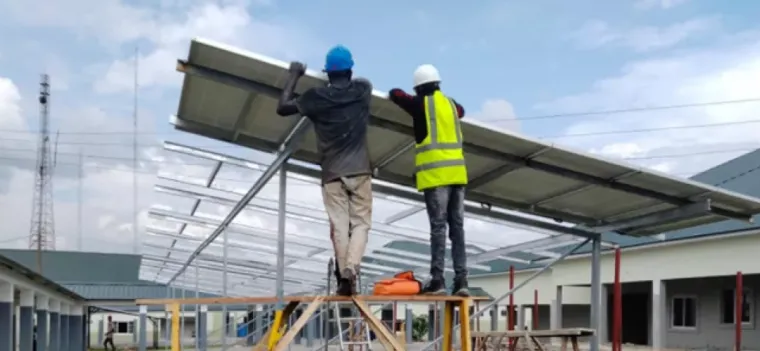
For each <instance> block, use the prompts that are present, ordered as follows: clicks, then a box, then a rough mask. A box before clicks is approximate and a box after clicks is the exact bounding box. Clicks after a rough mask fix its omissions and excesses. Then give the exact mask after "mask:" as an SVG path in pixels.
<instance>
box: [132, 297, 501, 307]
mask: <svg viewBox="0 0 760 351" xmlns="http://www.w3.org/2000/svg"><path fill="white" fill-rule="evenodd" d="M317 297H322V298H323V301H324V302H351V297H349V296H285V302H312V301H314V299H316V298H317ZM357 297H358V298H359V299H361V300H363V301H367V302H392V301H399V302H448V301H451V302H461V301H463V300H470V301H478V300H480V301H486V300H488V297H459V296H439V295H358V296H357ZM276 302H277V297H274V296H249V297H201V298H185V299H138V300H135V304H136V305H170V304H175V303H178V304H181V305H236V304H241V305H254V304H273V303H276Z"/></svg>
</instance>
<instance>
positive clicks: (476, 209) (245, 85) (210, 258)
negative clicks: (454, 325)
mask: <svg viewBox="0 0 760 351" xmlns="http://www.w3.org/2000/svg"><path fill="white" fill-rule="evenodd" d="M178 68H179V69H180V71H182V72H184V73H186V74H192V75H197V76H201V77H204V78H207V79H210V80H214V81H216V82H221V83H224V84H230V85H233V86H236V87H240V88H242V89H246V90H249V91H257V92H261V93H264V94H266V95H274V96H276V95H277V94H278V92H277V91H276V89H275V88H272V87H267V86H264V85H262V84H259V83H257V82H253V81H248V80H245V79H242V78H241V77H237V76H232V75H229V74H225V73H223V72H219V71H215V70H211V69H207V68H204V67H199V66H194V65H192V64H190V63H187V62H180V65H179V66H178ZM172 122H173V123H174V124H176V125H181V124H183V123H185V122H184V121H183V120H182V119H181V116H180V117H173V120H172ZM309 124H310V123H309V121H308V120H307V119H306V118H305V117H300V120H299V122H298V123H297V124H296V125H295V126H294V127H293V128H292V130H291V131H290V132H289V133H288V136H287V137H286V138H284V140H282V142H281V143H280V145H279V147H278V148H277V150H278V151H277V153H276V155H275V158H274V160H273V161H272V162H271V163H270V164H269V165H267V166H265V167H262V166H261V164H256V163H255V162H251V161H249V160H242V159H239V158H235V157H230V156H226V155H221V154H217V153H213V152H209V151H206V150H200V149H195V148H192V147H188V146H184V145H180V144H176V143H166V144H165V149H167V150H169V151H176V152H180V153H184V154H188V155H193V156H196V157H201V158H205V159H210V160H214V161H216V164H215V166H214V167H213V169H212V172H211V174H210V176H209V177H208V178H207V179H206V180H205V182H204V183H203V184H204V185H205V187H203V188H211V187H212V185H213V183H214V179H215V178H216V176H217V174H218V173H219V171H220V169H221V167H222V165H223V164H225V163H227V164H233V165H237V166H242V167H245V168H248V169H254V170H258V171H261V172H262V174H261V175H260V177H259V178H258V179H257V181H256V182H255V183H254V185H253V186H252V187H251V188H250V189H249V190H248V192H246V193H245V194H244V195H243V196H242V198H240V199H230V198H227V197H220V196H216V197H214V196H209V195H208V194H203V193H202V192H200V191H187V190H183V189H180V188H179V187H177V186H172V185H163V186H159V187H158V188H157V190H158V191H160V192H164V193H170V194H174V195H180V196H185V197H187V198H191V199H193V206H192V210H191V213H190V214H189V215H185V214H181V213H176V212H174V211H166V210H160V209H153V210H151V212H150V215H151V216H152V217H154V218H156V217H158V218H164V219H169V220H172V221H176V222H179V223H181V224H180V230H179V231H177V232H168V231H166V230H162V229H161V228H149V232H150V233H151V234H154V235H159V236H164V237H169V238H171V239H172V243H171V245H170V246H169V247H168V248H167V249H168V250H169V252H168V253H167V254H166V255H165V257H160V256H155V255H149V256H147V257H146V258H144V259H145V260H146V261H150V262H155V263H156V264H155V265H146V266H145V268H149V267H153V266H155V268H154V269H153V270H146V271H145V272H150V273H155V274H156V276H155V277H154V279H157V280H159V281H161V280H162V279H161V274H163V273H165V272H169V273H170V274H172V275H171V277H170V278H168V279H167V280H166V281H165V283H167V284H176V285H182V286H187V283H186V281H187V280H186V278H187V277H186V274H185V272H186V271H187V270H188V268H190V267H191V265H192V264H193V263H194V262H195V264H196V265H197V269H196V276H195V280H196V288H198V287H199V286H198V285H199V280H200V278H199V273H198V272H199V271H200V270H201V269H204V270H210V271H213V272H219V270H221V272H222V277H221V283H222V289H221V293H222V294H223V295H229V291H228V284H229V283H230V282H231V281H232V282H233V283H235V284H241V287H240V288H239V289H237V290H236V293H243V292H249V291H258V290H262V292H271V290H269V289H267V288H266V287H259V286H245V287H243V285H242V284H244V283H249V282H253V283H257V282H260V281H263V280H267V279H272V274H274V281H275V292H276V295H277V297H278V301H279V303H278V306H277V308H278V309H279V310H281V309H282V307H283V304H282V301H283V299H282V298H283V296H284V295H285V290H286V288H287V289H288V290H297V289H300V288H301V287H303V288H305V289H304V291H303V292H307V291H308V289H309V288H314V287H317V288H318V287H319V286H320V284H323V283H324V271H323V267H324V266H321V267H319V269H318V270H309V269H306V268H304V267H297V266H295V265H294V264H295V263H297V262H298V261H299V260H298V259H295V258H294V257H293V255H291V254H288V253H287V252H286V250H285V247H286V238H287V237H290V236H291V235H292V236H298V234H294V233H286V226H285V224H286V220H287V218H302V219H303V218H310V220H312V221H314V220H318V218H319V217H318V216H316V215H314V213H311V214H309V213H308V212H310V211H318V209H314V208H300V209H299V210H300V211H305V212H307V213H306V214H304V213H301V212H298V211H292V210H289V209H288V207H292V208H296V206H295V205H290V206H289V204H287V202H286V191H287V179H288V174H289V173H295V174H297V175H300V176H306V177H311V178H318V174H319V171H318V170H317V169H316V168H314V167H310V166H307V165H302V164H299V163H298V162H291V163H288V160H289V158H290V156H291V155H292V154H293V153H294V151H295V150H296V149H297V146H298V143H299V142H300V140H301V138H302V137H303V134H304V133H305V131H306V130H307V128H308V127H309ZM389 127H393V126H389ZM408 147H409V145H405V147H403V148H400V149H399V150H395V152H393V153H391V154H389V155H388V156H387V157H385V158H384V161H383V162H380V163H379V164H377V165H376V170H375V172H382V167H383V166H384V165H387V164H389V163H390V162H392V160H393V159H394V158H395V157H398V156H399V155H400V154H401V153H402V152H403V151H404V150H405V149H408ZM496 156H499V157H497V158H499V159H504V158H505V156H504V155H496ZM529 160H530V157H528V158H526V159H520V160H505V161H508V162H506V163H505V165H504V166H502V167H499V168H497V169H494V170H492V171H491V172H488V173H487V174H483V175H481V176H479V177H477V178H476V179H474V180H473V181H472V184H471V186H473V187H477V186H480V185H482V184H485V183H487V182H489V181H490V180H493V179H496V178H498V177H499V176H501V175H503V174H505V173H506V172H510V171H512V170H514V169H516V168H517V167H523V166H526V165H527V166H530V167H536V165H535V164H529V163H530V162H529ZM546 171H547V172H550V173H556V174H561V175H563V176H567V177H571V178H578V179H580V178H582V179H580V180H582V181H584V182H586V183H589V184H594V185H602V186H609V187H612V188H619V187H621V186H622V185H621V184H619V183H615V182H614V180H609V179H595V178H593V177H588V176H586V177H580V176H579V175H578V174H569V173H568V171H567V170H556V169H548V168H547V169H546ZM278 173H279V184H280V186H279V191H280V194H279V197H278V199H277V200H276V201H277V208H276V213H277V218H278V225H277V227H278V228H277V232H276V238H277V239H276V240H277V249H276V264H275V265H272V264H271V263H268V262H256V261H253V260H245V259H240V258H230V257H228V248H230V247H238V246H239V248H240V249H243V250H248V251H251V252H255V251H256V250H257V249H256V248H252V247H248V246H245V245H244V244H239V243H237V242H231V241H230V239H229V235H230V234H231V233H235V234H242V235H245V236H248V237H252V238H263V237H265V236H266V237H268V238H271V237H272V236H274V233H272V232H271V231H266V230H262V229H260V228H251V227H246V226H244V225H241V224H237V223H233V221H234V219H235V218H236V217H237V216H238V215H239V214H240V213H241V212H242V211H243V210H245V209H247V208H255V209H257V210H259V211H269V212H274V210H275V209H273V208H271V207H269V206H267V205H271V202H272V201H271V200H266V199H261V198H256V196H257V195H258V194H259V192H260V191H261V190H262V189H263V187H264V186H265V185H266V184H267V183H268V182H269V181H270V180H271V179H272V178H273V177H274V176H275V175H277V174H278ZM579 177H580V178H579ZM161 179H162V180H165V181H171V182H174V183H177V184H183V185H186V186H187V185H189V183H188V182H184V181H182V180H180V179H171V178H170V177H161ZM300 180H303V179H300ZM175 185H176V184H175ZM586 188H587V187H583V188H579V189H576V190H573V191H572V192H573V193H575V192H578V191H584V190H585V189H586ZM621 190H622V191H629V192H637V191H636V189H632V188H631V189H628V188H626V189H621ZM373 191H374V192H375V194H378V195H380V194H384V196H385V198H386V199H392V200H399V201H398V202H399V203H403V204H405V205H411V204H413V205H412V206H410V207H409V208H406V209H404V210H401V211H399V212H398V213H396V214H394V215H391V216H389V217H388V218H387V219H386V220H385V221H383V222H382V223H378V224H374V225H378V226H379V227H380V228H379V229H376V231H377V232H380V233H383V232H385V234H388V235H390V236H394V235H395V236H397V237H401V238H403V239H407V240H410V241H414V242H418V243H424V242H425V241H426V240H424V239H421V238H418V237H415V236H414V234H413V233H414V230H413V229H410V228H403V227H399V226H396V225H395V223H396V222H398V221H400V220H402V219H403V218H406V217H408V216H411V215H413V214H415V213H417V212H419V211H421V210H422V208H423V206H422V205H421V203H422V202H421V200H422V199H421V194H419V193H416V192H414V191H410V190H409V189H406V188H404V187H400V186H396V185H393V184H389V183H385V182H381V181H373ZM637 193H639V194H640V195H642V196H648V195H651V197H652V198H658V199H661V198H662V196H659V195H658V194H644V193H642V192H637ZM567 194H568V193H566V194H559V195H556V196H565V195H567ZM227 195H231V194H227ZM655 195H658V196H655ZM380 196H383V195H380ZM485 200H488V199H485ZM665 200H668V201H666V202H669V203H672V202H673V201H670V200H671V199H665ZM201 201H210V202H212V203H216V204H222V205H232V209H231V211H230V212H229V213H228V215H227V216H226V217H224V218H223V219H222V220H214V219H209V218H202V217H199V216H196V212H197V210H198V207H199V206H200V203H201ZM410 202H411V203H410ZM679 205H683V204H680V203H679ZM500 206H501V207H503V208H504V209H500V208H498V207H500ZM539 206H540V203H539V204H537V205H536V206H534V208H532V209H528V210H530V211H531V212H533V213H544V211H542V210H541V209H540V208H539ZM507 208H509V204H504V203H500V202H491V201H484V202H483V203H481V204H473V203H469V202H468V203H467V205H466V212H467V213H468V214H470V215H476V216H478V217H485V218H489V221H491V222H492V223H499V224H504V223H505V222H510V223H513V224H517V225H521V226H530V227H534V228H538V229H540V230H543V231H547V232H546V233H544V234H548V235H547V237H546V238H543V239H539V240H535V241H531V242H526V243H522V244H518V245H512V246H508V247H503V248H498V249H493V250H479V251H480V252H472V251H478V250H471V252H469V258H468V264H469V265H470V267H471V268H478V269H482V268H484V266H483V265H480V263H484V262H489V261H493V260H507V261H512V262H515V263H533V262H535V261H539V260H540V261H550V262H549V264H547V265H545V266H543V268H541V269H540V270H539V271H538V272H536V273H535V274H534V275H533V276H532V277H531V278H530V279H532V278H534V277H535V276H537V275H538V274H540V273H541V272H543V271H545V270H546V269H549V267H550V266H551V265H553V264H555V263H557V262H559V261H561V260H562V259H564V258H565V257H567V256H568V255H569V254H571V253H572V252H574V251H575V250H577V249H578V248H579V247H581V246H582V245H584V244H585V243H587V242H590V243H591V274H590V275H591V277H590V278H591V301H590V306H591V318H590V320H591V328H593V329H598V327H599V325H600V320H601V311H600V300H601V280H600V256H601V250H602V246H603V245H606V246H614V244H612V243H603V242H602V238H601V233H603V232H605V231H614V230H619V229H631V228H639V227H645V226H647V225H652V224H660V223H665V222H669V221H674V220H677V219H683V218H689V217H691V216H695V215H696V214H701V213H705V211H708V212H709V211H713V210H714V209H712V208H711V207H710V203H709V200H703V201H695V202H693V203H689V204H685V205H684V206H681V207H678V208H676V209H674V210H668V211H663V212H658V213H655V214H651V215H647V216H642V217H640V218H635V219H633V220H627V221H625V222H614V223H603V226H600V227H597V228H589V227H584V226H568V225H562V224H558V223H554V221H553V220H551V219H548V218H561V219H563V220H572V218H570V217H571V216H568V214H561V215H559V214H556V215H551V214H548V213H545V214H546V218H537V217H532V216H527V215H521V214H516V213H512V212H509V211H508V210H506V209H507ZM518 209H520V210H525V209H524V208H518ZM725 215H726V216H727V217H732V218H738V217H740V216H738V215H736V214H733V213H729V214H725ZM740 219H745V220H746V218H740ZM494 221H495V222H494ZM574 222H575V223H584V222H585V223H588V222H587V221H583V220H581V219H579V220H578V221H574ZM189 225H195V226H201V227H206V228H213V232H212V233H211V234H210V235H208V236H205V237H192V238H191V240H192V241H194V242H198V245H197V246H196V248H195V249H194V250H192V249H191V250H183V249H181V248H180V249H179V250H177V249H176V246H177V244H178V243H179V242H180V241H182V240H183V239H184V238H185V237H186V233H185V231H186V228H187V227H188V226H189ZM383 226H386V227H384V228H383ZM561 234H565V235H561ZM219 236H222V237H223V242H222V243H221V248H222V257H218V255H213V254H207V253H204V251H205V250H207V249H208V248H209V247H211V246H216V245H215V240H216V239H217V238H218V237H219ZM579 241H582V242H581V243H580V244H578V242H579ZM298 244H301V243H298ZM148 245H150V244H148ZM564 247H572V250H567V251H565V252H564V253H559V252H555V251H550V250H553V249H557V248H564ZM311 248H312V250H311V251H309V252H307V253H306V254H305V255H303V256H302V257H300V260H308V261H309V262H317V261H320V260H326V259H327V257H329V254H328V256H324V255H323V254H327V253H329V251H330V247H329V246H327V247H325V246H319V245H313V247H311ZM260 249H261V248H258V250H260ZM391 250H393V249H388V248H384V249H383V251H380V250H376V251H374V252H370V253H368V254H367V257H369V258H372V257H373V256H374V257H375V258H378V259H381V260H382V259H386V260H387V259H389V257H392V258H395V259H396V260H403V261H405V262H406V263H414V262H417V263H419V262H422V261H420V260H421V259H422V258H421V257H419V255H418V254H417V255H414V254H413V253H409V252H407V253H400V252H397V251H398V250H396V251H391ZM265 251H268V252H271V250H265ZM401 251H403V250H401ZM172 252H175V253H177V252H185V253H187V255H186V257H182V258H179V259H178V258H177V257H176V256H175V257H171V255H173V253H172ZM521 252H522V253H524V252H529V253H531V255H530V256H531V257H532V258H528V259H525V258H521V257H512V256H511V255H514V254H516V253H521ZM537 253H540V254H537ZM320 255H323V256H320ZM394 256H395V257H394ZM220 263H221V267H220ZM423 266H424V265H423ZM231 267H233V268H234V269H235V270H236V271H237V272H239V273H241V276H242V277H247V278H242V279H241V281H240V282H238V281H237V280H235V279H234V278H233V279H232V280H230V277H229V275H230V274H229V273H228V272H229V269H230V268H231ZM418 268H421V267H418ZM169 269H172V271H173V273H172V272H171V271H169ZM285 269H288V272H289V274H288V276H289V277H290V278H292V277H293V276H297V278H295V279H294V280H296V281H295V282H292V281H287V280H286V279H285ZM392 270H394V271H395V270H396V269H395V268H394V269H392ZM291 272H292V273H293V274H292V275H291ZM389 273H391V272H389V271H388V269H387V268H386V269H383V267H382V265H372V264H367V266H366V269H365V268H363V274H364V275H365V276H366V278H369V279H370V280H372V279H374V278H377V277H378V276H381V275H383V274H389ZM236 274H237V273H236ZM299 274H303V275H304V276H300V275H299ZM251 275H253V278H251ZM311 275H313V276H311ZM180 278H182V279H181V280H182V281H183V282H180V281H178V279H180ZM530 279H529V280H530ZM529 280H528V281H529ZM528 281H524V282H523V283H522V284H520V285H518V287H516V288H515V289H512V290H511V291H509V292H507V293H506V294H504V295H503V296H501V297H499V298H498V299H496V300H495V301H493V302H492V304H496V303H498V302H499V301H501V300H502V299H504V298H506V297H507V296H508V295H510V294H512V293H513V292H514V291H515V290H517V289H518V288H520V287H521V286H523V285H524V284H527V282H528ZM203 282H204V283H210V284H211V285H216V284H218V283H219V279H214V278H208V277H204V279H203ZM299 293H300V292H299ZM483 311H484V309H482V310H481V312H480V313H482V312H483ZM478 315H479V313H476V314H475V315H473V316H472V317H471V318H475V317H477V316H478ZM431 345H432V344H431ZM590 349H591V351H598V350H599V340H598V338H597V337H596V336H595V337H593V338H592V340H591V343H590Z"/></svg>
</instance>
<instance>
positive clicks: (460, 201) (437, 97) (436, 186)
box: [389, 64, 470, 296]
mask: <svg viewBox="0 0 760 351" xmlns="http://www.w3.org/2000/svg"><path fill="white" fill-rule="evenodd" d="M440 84H441V76H440V74H439V73H438V69H436V68H435V67H434V66H433V65H428V64H426V65H421V66H419V67H418V68H417V70H415V72H414V92H415V93H416V95H409V94H407V93H406V92H404V91H403V90H402V89H398V88H396V89H391V91H390V92H389V98H390V100H391V101H393V102H394V103H396V105H398V106H399V107H401V108H402V109H403V110H405V111H406V112H407V113H408V114H409V115H411V116H412V121H413V122H412V123H413V125H414V139H415V181H416V183H417V190H419V191H422V192H423V193H424V195H425V196H424V198H425V205H426V207H427V214H428V219H429V221H430V254H431V259H430V281H429V282H428V283H427V284H426V285H425V286H424V287H423V289H422V292H423V293H428V294H445V293H446V283H445V280H444V277H443V272H444V258H445V256H446V227H447V225H448V237H449V239H450V240H451V258H452V261H454V262H453V263H454V286H453V289H452V291H453V292H454V294H456V295H459V296H469V294H470V292H469V290H468V286H467V285H468V284H467V254H466V253H465V241H464V191H465V186H466V185H467V167H466V165H465V161H464V153H463V152H462V129H461V127H460V125H459V119H460V118H462V117H464V108H463V107H462V106H461V105H459V104H458V103H457V102H456V101H454V99H452V98H450V97H449V96H446V95H445V94H444V93H443V92H441V87H440Z"/></svg>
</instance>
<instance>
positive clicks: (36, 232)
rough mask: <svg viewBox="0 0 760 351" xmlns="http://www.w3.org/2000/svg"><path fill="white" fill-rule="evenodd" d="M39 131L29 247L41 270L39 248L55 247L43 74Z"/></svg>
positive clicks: (46, 88) (47, 92)
mask: <svg viewBox="0 0 760 351" xmlns="http://www.w3.org/2000/svg"><path fill="white" fill-rule="evenodd" d="M39 103H40V134H39V140H38V145H37V165H36V168H35V171H36V173H35V179H34V198H33V201H32V219H31V226H30V228H29V248H30V249H36V250H37V272H38V273H40V274H42V252H43V251H45V250H55V218H54V213H53V177H52V175H53V173H52V170H53V158H52V157H51V155H50V115H49V104H50V81H49V77H48V75H47V74H43V75H42V78H41V80H40V96H39Z"/></svg>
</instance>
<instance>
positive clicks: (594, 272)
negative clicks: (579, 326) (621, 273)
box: [589, 238, 602, 351]
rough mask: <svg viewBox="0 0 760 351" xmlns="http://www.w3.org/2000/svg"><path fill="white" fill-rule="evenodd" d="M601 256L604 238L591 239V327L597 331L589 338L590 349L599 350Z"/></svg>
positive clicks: (590, 350) (591, 350)
mask: <svg viewBox="0 0 760 351" xmlns="http://www.w3.org/2000/svg"><path fill="white" fill-rule="evenodd" d="M601 256H602V240H601V238H596V239H594V240H592V241H591V308H590V310H591V311H590V313H591V316H590V317H591V318H590V319H591V322H590V326H591V329H593V330H594V331H595V333H594V334H593V335H591V337H590V338H589V351H599V327H600V326H601V323H600V319H601V317H602V311H601V308H600V305H601V301H602V283H601V272H602V269H601V262H600V260H601Z"/></svg>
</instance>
